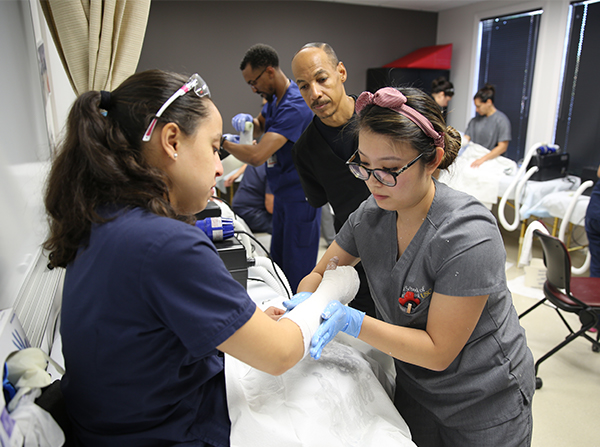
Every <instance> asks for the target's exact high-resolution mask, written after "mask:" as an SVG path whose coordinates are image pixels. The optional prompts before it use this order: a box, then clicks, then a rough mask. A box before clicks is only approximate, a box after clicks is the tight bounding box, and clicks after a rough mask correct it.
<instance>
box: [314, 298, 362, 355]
mask: <svg viewBox="0 0 600 447" xmlns="http://www.w3.org/2000/svg"><path fill="white" fill-rule="evenodd" d="M321 317H323V322H322V323H321V325H320V326H319V329H317V332H315V335H313V338H312V340H311V343H310V344H311V348H310V355H311V357H312V358H314V359H315V360H319V358H320V357H321V353H322V352H323V348H324V347H325V345H327V343H329V342H330V341H331V340H333V338H334V337H335V336H336V335H337V333H338V332H340V331H342V332H345V333H346V334H348V335H352V336H353V337H355V338H356V337H358V334H360V329H361V327H362V323H363V320H364V318H365V313H364V312H361V311H359V310H356V309H353V308H352V307H348V306H344V305H343V304H342V303H340V302H339V301H337V300H333V301H331V302H330V303H329V304H328V305H327V307H326V308H325V310H323V313H322V314H321Z"/></svg>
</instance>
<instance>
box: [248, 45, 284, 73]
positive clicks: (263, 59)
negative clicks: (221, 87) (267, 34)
mask: <svg viewBox="0 0 600 447" xmlns="http://www.w3.org/2000/svg"><path fill="white" fill-rule="evenodd" d="M248 64H250V66H251V67H252V68H253V69H254V70H257V69H260V68H267V67H273V68H277V67H279V56H278V55H277V51H275V48H273V47H271V46H269V45H265V44H264V43H257V44H256V45H252V46H251V47H250V48H249V49H248V51H246V54H245V55H244V58H243V59H242V62H241V63H240V70H244V69H245V68H246V65H248Z"/></svg>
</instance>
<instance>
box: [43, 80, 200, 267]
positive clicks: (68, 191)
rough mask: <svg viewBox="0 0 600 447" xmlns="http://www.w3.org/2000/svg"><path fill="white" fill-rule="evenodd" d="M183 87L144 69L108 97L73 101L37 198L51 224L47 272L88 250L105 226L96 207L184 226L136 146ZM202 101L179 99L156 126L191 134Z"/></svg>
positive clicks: (90, 95)
mask: <svg viewBox="0 0 600 447" xmlns="http://www.w3.org/2000/svg"><path fill="white" fill-rule="evenodd" d="M186 80H187V78H186V77H184V76H181V75H176V74H172V73H166V72H162V71H159V70H151V71H147V72H142V73H138V74H135V75H133V76H131V77H129V78H128V79H127V80H125V81H124V82H123V84H121V85H120V86H119V87H118V88H117V89H115V90H114V91H113V92H111V93H110V95H109V96H107V95H106V93H100V92H97V91H90V92H86V93H83V94H82V95H80V96H79V97H78V98H77V99H76V100H75V102H74V104H73V106H72V108H71V111H70V112H69V116H68V118H67V126H66V134H65V138H64V140H63V141H62V143H61V145H60V146H59V148H58V151H57V154H56V157H55V159H54V161H53V164H52V169H51V171H50V174H49V178H48V182H47V188H46V193H45V199H44V201H45V205H46V210H47V213H48V218H49V225H50V235H49V237H48V239H47V240H46V242H45V243H44V247H45V248H46V249H48V250H50V252H51V263H52V265H54V266H61V267H66V265H67V264H68V263H69V262H70V261H72V260H73V259H74V257H75V255H76V253H77V250H78V248H79V246H80V245H82V244H83V245H85V244H86V243H87V240H88V238H89V234H90V231H91V226H92V224H93V223H102V222H105V221H106V219H104V218H103V217H102V216H100V215H99V214H98V208H99V207H101V206H103V205H109V204H119V205H121V206H130V207H141V208H144V209H147V210H149V211H151V212H153V213H155V214H157V215H160V216H166V217H171V218H181V219H183V220H186V217H179V216H177V213H176V212H175V210H174V209H173V207H172V206H171V204H170V201H169V188H168V186H169V180H168V178H167V177H166V175H165V174H164V173H163V172H162V171H161V170H159V169H157V168H155V167H152V166H151V165H149V164H148V162H147V161H146V158H145V148H146V145H147V143H143V144H142V136H143V134H144V132H145V130H146V128H147V126H148V124H149V123H150V121H151V120H152V118H153V117H154V114H155V113H156V112H157V111H158V109H159V108H160V107H161V105H162V104H163V103H164V102H165V101H166V100H167V99H168V98H169V97H170V96H171V95H172V94H173V93H174V92H175V91H177V89H179V88H180V87H181V86H182V85H183V84H184V83H185V82H186ZM206 101H209V99H208V98H203V99H201V98H199V97H198V96H196V95H194V94H187V95H184V96H182V97H180V98H178V99H177V101H175V102H174V103H173V104H172V105H171V106H170V107H169V108H167V110H166V111H165V113H164V114H163V116H162V117H161V119H160V120H159V123H165V122H175V123H176V124H178V126H179V127H180V129H181V130H182V132H184V133H185V134H187V135H192V134H193V133H194V132H195V131H196V128H197V126H198V125H199V123H200V121H201V119H202V118H204V117H205V116H206V115H207V113H208V112H207V103H206ZM101 106H102V108H101ZM102 109H104V112H103V110H102ZM187 219H188V220H190V221H191V219H189V218H187Z"/></svg>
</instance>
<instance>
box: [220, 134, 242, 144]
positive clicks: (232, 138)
mask: <svg viewBox="0 0 600 447" xmlns="http://www.w3.org/2000/svg"><path fill="white" fill-rule="evenodd" d="M223 138H224V139H225V140H227V141H231V142H232V143H238V144H239V142H240V136H239V135H235V134H233V133H224V134H223Z"/></svg>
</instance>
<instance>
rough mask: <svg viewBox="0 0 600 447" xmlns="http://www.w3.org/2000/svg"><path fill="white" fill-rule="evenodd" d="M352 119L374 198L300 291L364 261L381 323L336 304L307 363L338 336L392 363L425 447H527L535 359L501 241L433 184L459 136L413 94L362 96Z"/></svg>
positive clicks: (464, 204) (407, 414)
mask: <svg viewBox="0 0 600 447" xmlns="http://www.w3.org/2000/svg"><path fill="white" fill-rule="evenodd" d="M356 110H357V112H358V113H359V117H358V121H357V131H358V138H359V143H358V150H357V152H356V153H355V154H354V156H353V157H352V158H351V159H350V160H349V161H348V165H349V168H350V170H351V171H352V172H353V173H354V175H355V176H356V177H358V178H360V179H362V180H364V181H365V182H366V184H367V186H368V188H369V190H370V191H371V194H372V195H371V196H370V197H369V198H368V199H367V200H366V201H364V202H363V203H362V205H361V206H360V207H359V208H358V209H357V211H355V212H354V213H353V214H352V215H351V216H350V217H349V219H348V221H347V222H346V223H345V225H344V226H343V227H342V228H341V230H340V231H339V233H338V235H337V236H336V239H335V242H333V243H332V245H331V246H330V247H329V249H328V250H327V252H326V253H325V254H324V256H323V258H322V259H321V260H320V261H319V263H318V264H317V266H316V267H315V269H314V270H313V272H312V273H311V274H310V275H308V276H307V277H305V278H304V279H303V281H302V282H301V283H300V286H299V291H301V292H302V291H304V292H311V291H314V290H315V288H316V287H317V285H318V284H319V282H320V280H321V275H322V274H323V272H324V270H325V265H326V263H327V262H328V260H329V259H331V258H333V257H337V258H338V260H339V261H338V262H339V265H352V264H354V263H356V262H357V261H358V260H359V259H360V261H361V262H362V263H363V266H364V269H365V271H366V275H367V279H368V281H369V287H370V289H371V291H372V294H373V299H374V301H375V305H376V309H377V313H378V317H379V319H375V318H371V317H369V316H365V315H364V314H363V313H362V312H360V311H357V310H355V309H352V308H350V307H348V306H344V305H342V304H340V303H338V302H336V301H332V302H331V303H330V304H329V305H328V306H327V308H326V309H325V311H324V313H323V318H324V322H323V323H322V324H321V327H320V328H319V330H318V331H317V333H316V334H315V336H314V337H313V339H312V347H311V355H312V356H313V357H315V358H319V356H320V355H321V351H322V349H323V347H324V346H325V345H326V344H327V343H328V342H329V341H330V340H331V339H332V338H333V337H334V336H335V334H337V332H339V331H340V330H341V331H343V332H346V333H348V334H350V335H353V336H354V337H358V338H360V339H361V340H363V341H365V342H367V343H369V344H370V345H372V346H373V347H375V348H377V349H379V350H381V351H383V352H386V353H389V354H390V355H391V356H393V357H394V359H395V365H396V371H397V377H396V388H397V390H396V397H395V405H396V407H397V408H398V410H399V411H400V413H401V414H402V416H403V417H404V418H405V420H406V422H407V423H408V425H409V427H410V429H411V433H412V435H413V441H414V442H415V444H417V445H418V446H419V447H426V446H461V447H466V446H473V447H475V446H482V445H485V446H527V445H529V444H530V440H531V429H532V421H531V399H532V395H533V391H534V386H535V385H534V383H535V379H534V368H533V358H532V355H531V352H530V351H529V349H528V347H527V344H526V339H525V332H524V330H523V329H522V328H521V326H520V325H519V321H518V318H517V314H516V312H515V309H514V307H513V304H512V298H511V294H510V292H509V290H508V288H507V284H506V277H505V270H504V269H505V258H506V253H505V250H504V245H503V241H502V237H501V235H500V232H499V230H498V227H497V224H496V221H495V219H494V217H493V215H492V214H491V213H490V212H489V211H488V210H487V209H486V208H485V207H484V206H483V205H482V204H481V203H480V202H479V201H477V200H476V199H474V198H473V197H471V196H469V195H467V194H464V193H461V192H457V191H454V190H453V189H450V188H449V187H448V186H446V185H444V184H442V183H439V182H438V181H437V180H435V179H434V178H433V177H432V174H433V173H434V171H435V170H436V169H438V168H440V169H445V168H447V167H448V166H449V165H450V164H451V163H452V161H453V160H454V158H455V157H456V154H457V152H458V150H459V148H460V135H459V133H458V132H457V131H456V130H455V129H453V128H451V127H446V125H445V123H444V120H443V118H442V116H441V111H440V109H439V107H438V106H437V105H436V104H435V102H434V101H433V99H432V98H431V97H429V96H428V95H426V94H424V93H423V92H421V91H420V90H416V89H401V90H397V89H394V88H389V87H387V88H383V89H381V90H379V91H378V92H376V93H375V94H374V95H373V94H371V93H369V92H364V93H363V94H361V95H360V97H359V98H358V100H357V101H356ZM308 301H310V298H308Z"/></svg>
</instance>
